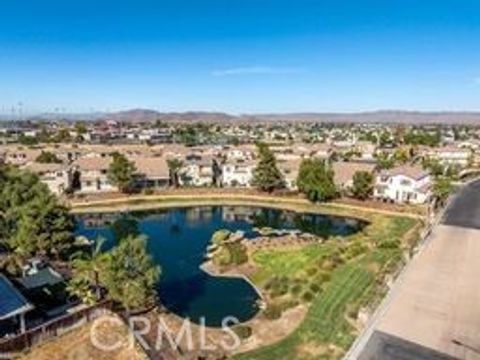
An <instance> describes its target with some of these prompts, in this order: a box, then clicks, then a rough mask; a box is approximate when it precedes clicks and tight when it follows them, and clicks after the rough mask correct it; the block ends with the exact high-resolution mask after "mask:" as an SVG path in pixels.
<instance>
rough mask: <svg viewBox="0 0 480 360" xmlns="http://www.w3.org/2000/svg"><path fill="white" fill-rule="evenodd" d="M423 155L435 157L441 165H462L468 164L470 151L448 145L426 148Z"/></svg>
mask: <svg viewBox="0 0 480 360" xmlns="http://www.w3.org/2000/svg"><path fill="white" fill-rule="evenodd" d="M423 156H424V157H427V158H430V159H436V160H438V161H439V162H440V163H441V164H442V165H459V166H462V167H464V166H467V165H468V163H469V161H470V158H471V156H472V152H471V150H470V149H466V148H459V147H455V146H451V145H450V146H444V147H440V148H432V149H428V150H427V151H425V152H424V154H423Z"/></svg>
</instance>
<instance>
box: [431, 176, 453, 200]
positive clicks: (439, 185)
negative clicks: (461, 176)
mask: <svg viewBox="0 0 480 360" xmlns="http://www.w3.org/2000/svg"><path fill="white" fill-rule="evenodd" d="M452 191H453V185H452V182H451V180H450V179H449V178H447V177H438V178H437V179H435V182H434V184H433V195H434V196H435V197H436V198H437V199H438V201H440V203H444V202H445V200H447V198H448V196H449V195H450V193H451V192H452Z"/></svg>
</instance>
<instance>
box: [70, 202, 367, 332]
mask: <svg viewBox="0 0 480 360" xmlns="http://www.w3.org/2000/svg"><path fill="white" fill-rule="evenodd" d="M126 217H127V218H128V219H130V220H131V219H134V220H135V223H136V225H137V226H138V228H139V230H140V232H141V233H144V234H146V235H147V236H148V238H149V240H148V250H149V252H150V254H151V256H152V257H153V259H154V260H155V262H157V263H158V264H160V265H161V267H162V276H161V280H160V282H159V284H158V293H159V297H160V299H161V302H162V304H163V305H164V306H165V307H166V308H167V309H169V310H170V311H172V312H174V313H175V314H177V315H179V316H182V317H185V318H189V319H190V320H192V321H194V322H197V323H198V322H199V321H201V320H200V319H201V318H204V321H205V323H206V325H208V326H221V322H222V319H224V318H225V317H226V316H233V317H235V318H237V319H238V320H239V321H241V322H244V321H247V320H249V319H251V318H252V317H253V316H255V314H256V313H257V312H258V310H259V304H258V300H259V295H258V294H257V292H256V290H255V289H254V288H253V287H252V286H251V285H250V284H249V283H248V282H247V281H246V280H244V279H241V278H230V277H215V276H211V275H209V274H207V273H205V272H204V271H202V270H201V269H200V265H201V264H202V263H203V262H204V260H205V255H206V249H207V246H208V244H209V241H210V239H211V237H212V235H213V233H214V232H215V231H217V230H219V229H228V230H231V231H237V230H241V231H244V232H245V236H246V237H247V238H252V237H254V236H256V232H255V229H256V228H261V227H271V228H275V229H298V230H301V231H303V232H308V233H313V234H316V235H321V236H323V237H329V236H332V235H350V234H352V233H355V232H356V231H358V230H359V229H361V228H362V227H363V226H364V223H363V222H361V221H359V220H356V219H351V218H344V217H337V216H327V215H320V214H308V213H304V214H301V213H296V212H293V211H285V210H277V209H269V208H260V207H240V206H201V207H192V208H174V209H162V210H154V211H148V212H147V211H142V212H132V213H129V214H91V215H81V216H79V217H78V226H77V234H78V235H84V236H86V237H88V238H89V239H96V238H97V237H98V236H102V237H104V238H106V240H107V242H106V247H111V246H113V245H114V244H115V241H116V240H115V232H114V231H113V227H112V226H111V225H110V224H112V223H113V222H114V221H116V220H118V219H119V218H126ZM117 224H118V222H117Z"/></svg>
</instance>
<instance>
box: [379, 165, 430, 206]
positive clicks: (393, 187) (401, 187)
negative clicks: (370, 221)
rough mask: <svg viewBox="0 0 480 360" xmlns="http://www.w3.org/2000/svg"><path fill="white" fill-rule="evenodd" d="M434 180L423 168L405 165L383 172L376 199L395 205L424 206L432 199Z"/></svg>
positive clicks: (380, 176) (380, 174)
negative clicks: (410, 204)
mask: <svg viewBox="0 0 480 360" xmlns="http://www.w3.org/2000/svg"><path fill="white" fill-rule="evenodd" d="M431 187H432V178H431V176H430V174H429V172H427V171H425V170H423V168H422V167H421V166H412V165H403V166H398V167H395V168H393V169H390V170H383V171H381V172H380V173H379V174H378V175H377V177H376V182H375V187H374V194H373V195H374V198H376V199H379V200H384V201H391V202H395V203H412V204H424V203H426V202H428V201H429V200H430V197H431Z"/></svg>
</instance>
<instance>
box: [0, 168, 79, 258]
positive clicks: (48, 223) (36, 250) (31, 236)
mask: <svg viewBox="0 0 480 360" xmlns="http://www.w3.org/2000/svg"><path fill="white" fill-rule="evenodd" d="M74 226H75V224H74V220H73V217H72V216H71V215H70V213H69V210H68V208H67V207H65V206H64V205H62V204H60V203H59V202H58V200H57V198H56V197H55V196H54V195H53V194H52V193H50V191H49V189H48V187H47V186H46V185H45V184H43V183H41V182H40V181H39V179H38V177H37V176H36V175H34V174H32V173H30V172H26V171H22V170H19V169H16V168H11V167H2V168H1V169H0V242H1V243H3V245H4V246H6V247H7V248H8V249H9V250H10V251H12V252H14V253H15V254H17V255H19V256H20V257H21V258H22V259H24V260H26V259H27V258H28V257H31V256H34V255H40V254H43V255H46V256H55V257H57V256H59V255H60V254H61V253H62V252H63V251H64V250H66V249H68V248H69V247H70V246H71V245H72V243H73V241H74V238H73V235H72V232H73V230H74Z"/></svg>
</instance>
